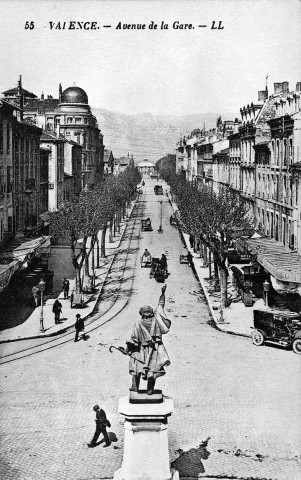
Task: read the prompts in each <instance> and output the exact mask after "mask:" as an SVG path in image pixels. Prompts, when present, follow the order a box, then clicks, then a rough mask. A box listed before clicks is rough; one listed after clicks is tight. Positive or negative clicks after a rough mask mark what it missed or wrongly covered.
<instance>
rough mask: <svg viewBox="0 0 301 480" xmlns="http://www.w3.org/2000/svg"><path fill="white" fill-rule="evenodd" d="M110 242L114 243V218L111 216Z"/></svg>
mask: <svg viewBox="0 0 301 480" xmlns="http://www.w3.org/2000/svg"><path fill="white" fill-rule="evenodd" d="M109 242H110V243H113V218H110V222H109Z"/></svg>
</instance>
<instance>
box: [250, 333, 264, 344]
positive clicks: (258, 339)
mask: <svg viewBox="0 0 301 480" xmlns="http://www.w3.org/2000/svg"><path fill="white" fill-rule="evenodd" d="M252 341H253V344H254V345H256V346H257V347H260V345H263V343H264V336H263V335H262V333H261V332H259V330H255V332H252Z"/></svg>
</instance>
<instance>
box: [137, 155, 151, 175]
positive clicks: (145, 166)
mask: <svg viewBox="0 0 301 480" xmlns="http://www.w3.org/2000/svg"><path fill="white" fill-rule="evenodd" d="M137 168H138V170H139V172H140V173H141V175H142V176H150V175H153V174H154V173H155V165H154V164H153V163H152V162H149V161H148V160H147V159H146V158H145V159H144V160H143V162H140V163H138V165H137Z"/></svg>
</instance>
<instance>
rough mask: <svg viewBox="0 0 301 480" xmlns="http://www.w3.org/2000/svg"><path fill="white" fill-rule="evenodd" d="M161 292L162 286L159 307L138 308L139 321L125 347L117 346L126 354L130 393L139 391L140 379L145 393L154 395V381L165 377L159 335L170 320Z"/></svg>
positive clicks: (166, 361) (166, 362)
mask: <svg viewBox="0 0 301 480" xmlns="http://www.w3.org/2000/svg"><path fill="white" fill-rule="evenodd" d="M165 290H166V285H164V286H163V287H162V292H161V295H160V298H159V304H158V306H157V308H156V309H155V311H153V309H152V307H150V306H149V305H145V306H143V307H141V308H140V310H139V313H140V315H141V318H140V320H138V321H137V322H136V323H134V325H133V327H132V333H131V336H130V338H129V340H128V341H127V342H126V348H123V347H119V350H120V351H121V352H122V353H124V354H125V355H129V356H130V357H131V358H130V361H129V372H130V374H131V375H132V387H131V389H130V390H131V391H134V392H139V385H140V379H141V377H142V378H143V380H147V394H148V395H152V394H153V393H154V388H155V383H156V379H157V378H158V377H161V376H162V375H165V373H166V372H165V367H166V366H168V365H170V361H169V357H168V354H167V351H166V349H165V347H164V345H163V342H162V335H164V334H165V333H167V332H168V331H169V328H170V325H171V321H170V320H168V318H167V316H166V314H165V312H164V305H165Z"/></svg>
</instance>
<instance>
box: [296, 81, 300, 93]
mask: <svg viewBox="0 0 301 480" xmlns="http://www.w3.org/2000/svg"><path fill="white" fill-rule="evenodd" d="M296 90H297V92H301V82H297V83H296Z"/></svg>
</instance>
